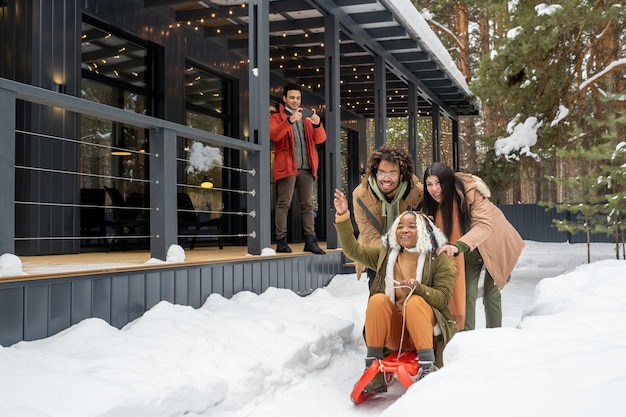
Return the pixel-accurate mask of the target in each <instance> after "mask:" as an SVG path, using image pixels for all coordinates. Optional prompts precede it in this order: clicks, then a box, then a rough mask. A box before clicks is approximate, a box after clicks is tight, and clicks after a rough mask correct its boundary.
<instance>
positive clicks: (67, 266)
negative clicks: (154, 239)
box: [0, 242, 340, 281]
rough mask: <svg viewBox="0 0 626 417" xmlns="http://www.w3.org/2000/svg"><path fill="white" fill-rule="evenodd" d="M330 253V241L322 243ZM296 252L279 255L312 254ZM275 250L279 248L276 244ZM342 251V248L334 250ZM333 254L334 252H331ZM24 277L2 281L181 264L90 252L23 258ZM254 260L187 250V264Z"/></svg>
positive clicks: (244, 252) (145, 255) (241, 253)
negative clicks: (327, 244)
mask: <svg viewBox="0 0 626 417" xmlns="http://www.w3.org/2000/svg"><path fill="white" fill-rule="evenodd" d="M319 245H320V247H321V248H322V249H325V250H326V242H319ZM289 246H290V247H291V248H292V250H293V253H290V254H288V253H278V254H276V255H275V256H302V255H311V253H310V252H303V251H302V249H303V247H304V243H290V244H289ZM272 248H275V245H272ZM334 250H340V249H334ZM331 251H333V250H332V249H331ZM19 258H20V260H21V261H22V271H23V272H24V273H25V274H26V275H24V276H21V277H20V276H14V277H0V280H1V281H6V280H17V279H41V278H53V277H61V276H64V277H65V276H71V275H77V274H84V273H85V272H93V273H103V272H112V271H121V270H137V269H146V268H159V267H171V266H172V265H177V264H179V263H173V262H167V263H165V262H162V261H158V260H156V261H155V260H152V261H151V258H150V252H149V251H124V252H119V251H118V252H115V251H111V252H108V253H107V252H90V253H79V254H71V255H45V256H20V257H19ZM246 259H250V255H248V248H247V247H246V246H225V247H224V249H222V250H220V249H219V248H218V247H217V246H215V247H213V246H211V247H196V248H194V249H192V250H190V249H185V261H184V264H185V265H191V264H207V263H219V262H231V261H235V262H236V261H245V260H246Z"/></svg>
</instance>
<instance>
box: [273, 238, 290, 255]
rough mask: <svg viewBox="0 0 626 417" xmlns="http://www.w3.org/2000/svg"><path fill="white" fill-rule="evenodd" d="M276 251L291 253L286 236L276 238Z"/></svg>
mask: <svg viewBox="0 0 626 417" xmlns="http://www.w3.org/2000/svg"><path fill="white" fill-rule="evenodd" d="M276 252H278V253H291V248H290V247H289V245H287V238H286V237H284V238H282V239H278V242H277V243H276Z"/></svg>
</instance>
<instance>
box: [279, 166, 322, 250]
mask: <svg viewBox="0 0 626 417" xmlns="http://www.w3.org/2000/svg"><path fill="white" fill-rule="evenodd" d="M314 185H315V178H313V173H311V170H310V169H299V170H298V175H292V176H291V177H287V178H283V179H281V180H278V181H276V194H277V196H278V198H277V200H278V201H277V202H276V212H275V216H274V222H275V226H276V239H277V240H280V239H282V238H285V237H287V215H288V214H289V207H291V200H292V199H293V193H294V190H295V189H296V188H297V189H298V196H299V198H300V211H301V212H302V228H303V229H304V234H306V235H312V236H315V218H314V216H313V186H314Z"/></svg>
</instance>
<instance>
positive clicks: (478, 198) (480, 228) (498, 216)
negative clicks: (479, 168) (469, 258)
mask: <svg viewBox="0 0 626 417" xmlns="http://www.w3.org/2000/svg"><path fill="white" fill-rule="evenodd" d="M456 175H458V176H459V177H461V179H462V180H463V183H464V184H465V196H466V198H467V203H468V205H469V208H470V216H471V229H470V230H469V231H468V232H467V233H466V234H464V235H463V236H461V237H460V238H459V240H460V241H461V242H463V243H465V244H466V245H467V246H469V248H470V251H472V250H474V249H476V248H478V251H479V252H480V255H481V257H482V259H483V261H484V262H485V268H487V270H488V271H489V273H490V274H491V276H492V277H493V280H494V282H495V283H496V285H497V286H498V288H500V289H502V288H503V287H504V285H505V284H506V283H507V280H508V278H509V276H510V275H511V272H513V268H515V264H516V263H517V260H518V259H519V257H520V255H521V253H522V249H524V246H526V244H525V243H524V240H523V239H522V237H521V236H520V235H519V233H518V232H517V230H515V228H514V227H513V225H512V224H511V223H509V221H508V220H507V219H506V217H505V216H504V213H502V211H501V210H500V209H499V208H498V207H497V206H496V205H495V204H493V203H492V202H491V201H490V200H489V197H491V192H490V191H489V188H488V187H487V185H486V184H485V183H484V182H483V180H482V179H480V178H479V177H477V176H475V175H471V174H466V173H457V174H456ZM453 243H454V242H453Z"/></svg>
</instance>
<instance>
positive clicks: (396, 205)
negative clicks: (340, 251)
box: [352, 146, 424, 287]
mask: <svg viewBox="0 0 626 417" xmlns="http://www.w3.org/2000/svg"><path fill="white" fill-rule="evenodd" d="M423 198H424V186H423V185H422V183H421V182H420V180H419V179H418V178H417V176H416V175H415V173H414V164H413V158H411V155H410V154H409V153H408V152H406V151H405V150H403V149H399V148H396V147H393V146H382V147H381V148H379V149H377V150H375V151H374V152H372V155H371V156H370V158H369V160H368V161H367V173H366V175H365V177H363V180H362V181H361V183H360V184H359V185H358V186H357V187H356V188H355V189H354V191H353V192H352V200H353V210H354V219H355V221H356V224H357V227H358V229H359V238H358V241H359V242H360V243H362V244H364V245H370V246H378V247H380V246H382V241H381V236H382V235H384V234H385V233H386V232H387V231H388V230H389V228H390V227H391V225H392V223H393V222H394V220H395V219H396V217H398V215H399V214H400V213H403V212H405V211H406V210H414V211H418V210H419V209H420V207H421V204H422V200H423ZM355 268H356V274H357V277H358V278H359V279H360V277H361V272H363V270H364V269H365V267H364V266H363V265H361V264H359V263H355ZM374 275H375V271H372V270H369V269H368V270H367V276H368V278H369V285H370V287H371V285H372V282H373V278H374Z"/></svg>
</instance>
